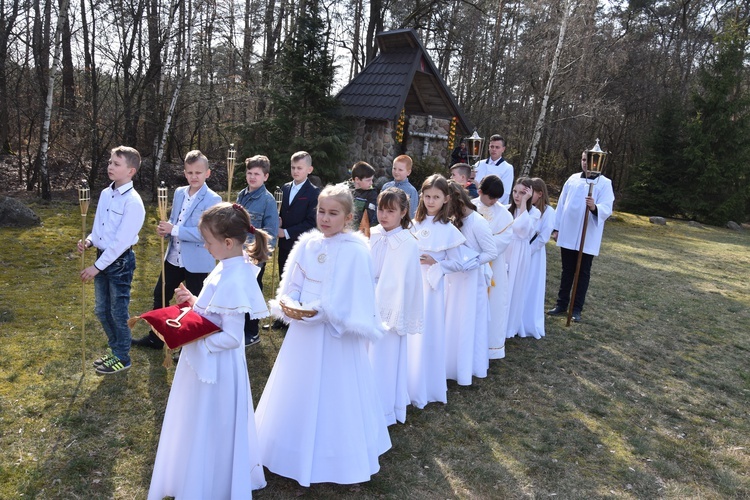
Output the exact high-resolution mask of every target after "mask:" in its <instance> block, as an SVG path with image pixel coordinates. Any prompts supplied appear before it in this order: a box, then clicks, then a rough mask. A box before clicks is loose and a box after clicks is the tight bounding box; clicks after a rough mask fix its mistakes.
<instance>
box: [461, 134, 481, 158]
mask: <svg viewBox="0 0 750 500" xmlns="http://www.w3.org/2000/svg"><path fill="white" fill-rule="evenodd" d="M464 141H465V142H466V149H467V156H468V158H469V163H471V164H474V163H476V162H478V161H479V160H481V159H482V146H483V145H484V139H483V138H482V137H479V134H477V131H476V130H475V131H474V133H473V134H471V137H467V138H466V139H464Z"/></svg>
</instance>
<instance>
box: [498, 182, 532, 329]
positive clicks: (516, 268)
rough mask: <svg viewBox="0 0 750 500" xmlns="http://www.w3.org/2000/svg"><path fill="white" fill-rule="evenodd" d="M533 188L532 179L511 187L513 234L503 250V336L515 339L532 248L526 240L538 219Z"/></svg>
mask: <svg viewBox="0 0 750 500" xmlns="http://www.w3.org/2000/svg"><path fill="white" fill-rule="evenodd" d="M532 193H533V189H532V186H531V179H529V178H528V177H520V178H519V179H518V180H517V181H516V184H515V185H514V186H513V192H512V194H511V198H512V200H511V203H510V205H509V207H508V211H509V212H510V213H511V214H512V215H513V219H514V220H513V235H512V237H511V241H510V245H508V248H507V249H505V261H506V262H507V263H508V295H509V297H510V302H509V305H508V328H507V330H506V334H505V336H506V337H507V338H511V337H514V336H515V335H516V334H517V333H518V332H519V331H520V330H521V328H522V324H521V317H522V315H523V307H524V303H525V302H526V293H527V289H528V287H529V283H528V269H529V258H530V256H531V249H530V248H529V246H530V245H529V240H530V239H531V235H532V233H533V231H534V224H535V223H536V219H538V218H539V210H537V209H536V207H534V206H533V205H532V204H531V195H532Z"/></svg>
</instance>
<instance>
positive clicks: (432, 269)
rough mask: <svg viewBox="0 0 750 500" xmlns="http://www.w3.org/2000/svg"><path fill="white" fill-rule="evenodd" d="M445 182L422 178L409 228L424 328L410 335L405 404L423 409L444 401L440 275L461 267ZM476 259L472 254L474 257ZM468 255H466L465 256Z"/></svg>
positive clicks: (439, 177) (461, 240)
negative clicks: (416, 258)
mask: <svg viewBox="0 0 750 500" xmlns="http://www.w3.org/2000/svg"><path fill="white" fill-rule="evenodd" d="M449 201H450V187H449V186H448V181H447V180H446V179H445V177H443V176H442V175H440V174H433V175H431V176H430V177H428V178H427V179H426V180H425V181H424V183H422V195H421V196H420V198H419V206H418V207H417V213H416V215H415V217H414V220H413V221H412V222H413V225H412V228H411V231H412V233H413V234H414V236H416V238H417V243H418V244H419V250H420V252H421V254H420V256H419V260H420V263H421V268H422V286H423V293H424V333H423V334H422V335H410V336H409V337H408V338H407V340H406V343H407V346H408V360H407V370H408V372H409V373H408V384H407V385H408V390H409V399H410V400H411V404H412V405H414V406H416V407H417V408H424V407H425V405H426V404H427V403H431V402H440V403H447V402H448V384H447V382H446V376H445V320H446V309H447V307H450V304H446V301H445V280H444V279H443V277H444V276H445V275H446V274H448V273H454V272H458V271H462V270H463V268H464V267H463V261H464V257H465V255H464V253H463V252H462V251H461V247H462V246H463V244H464V242H465V241H466V238H464V235H462V234H461V231H459V230H458V229H456V226H454V225H453V224H451V223H450V212H449V209H450V207H449V205H448V203H449ZM475 258H476V257H475ZM467 260H468V259H467Z"/></svg>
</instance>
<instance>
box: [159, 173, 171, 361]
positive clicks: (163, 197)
mask: <svg viewBox="0 0 750 500" xmlns="http://www.w3.org/2000/svg"><path fill="white" fill-rule="evenodd" d="M167 196H168V189H167V186H166V185H165V184H164V181H161V185H159V187H158V188H156V198H157V200H158V202H159V220H160V221H166V220H167V203H168V200H169V198H168V197H167ZM159 242H160V243H161V254H160V259H161V306H162V307H167V305H168V304H167V276H166V275H165V274H164V272H165V269H164V238H163V237H160V238H159ZM163 365H164V367H165V368H169V367H171V366H172V357H171V356H170V355H169V348H168V347H167V343H166V342H164V363H163Z"/></svg>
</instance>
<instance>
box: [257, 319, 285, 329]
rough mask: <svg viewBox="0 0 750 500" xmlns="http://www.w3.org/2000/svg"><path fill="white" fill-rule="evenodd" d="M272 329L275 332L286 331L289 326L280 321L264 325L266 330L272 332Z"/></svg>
mask: <svg viewBox="0 0 750 500" xmlns="http://www.w3.org/2000/svg"><path fill="white" fill-rule="evenodd" d="M271 328H273V329H274V330H282V329H284V330H286V328H287V325H286V323H284V322H283V321H281V320H280V319H277V320H274V322H273V323H270V324H269V323H266V324H265V325H263V329H264V330H270V329H271Z"/></svg>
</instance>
